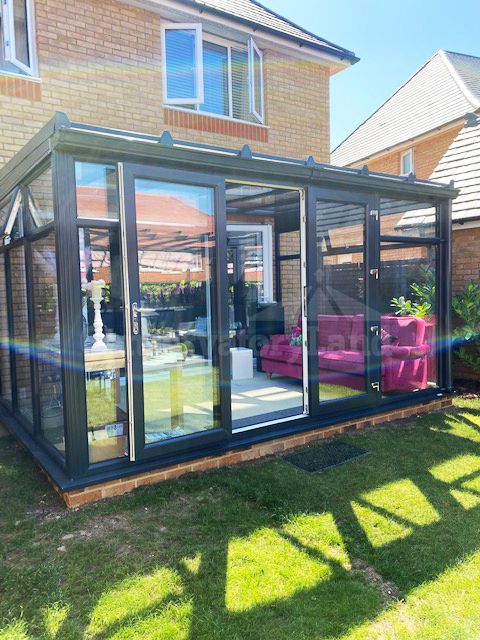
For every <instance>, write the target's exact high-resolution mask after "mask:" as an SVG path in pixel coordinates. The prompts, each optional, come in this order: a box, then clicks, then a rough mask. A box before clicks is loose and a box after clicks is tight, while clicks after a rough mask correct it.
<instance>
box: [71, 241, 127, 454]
mask: <svg viewBox="0 0 480 640" xmlns="http://www.w3.org/2000/svg"><path fill="white" fill-rule="evenodd" d="M79 245H80V272H81V280H82V309H83V311H82V315H83V331H84V342H85V352H84V357H85V384H86V396H87V425H88V450H89V458H90V462H100V461H102V460H109V459H112V458H118V457H122V456H125V455H127V449H128V414H127V401H126V384H127V382H126V369H125V346H124V342H125V340H124V323H123V291H122V272H121V262H120V245H119V237H118V229H114V230H101V229H80V231H79Z"/></svg>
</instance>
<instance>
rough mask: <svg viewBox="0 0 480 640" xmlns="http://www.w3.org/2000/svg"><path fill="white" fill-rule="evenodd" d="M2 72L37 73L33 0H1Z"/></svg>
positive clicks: (0, 58) (0, 60)
mask: <svg viewBox="0 0 480 640" xmlns="http://www.w3.org/2000/svg"><path fill="white" fill-rule="evenodd" d="M0 1H1V23H0V36H1V38H0V40H1V52H0V70H3V71H18V70H19V71H22V72H23V73H27V74H29V75H33V74H34V73H35V71H36V53H35V28H34V14H33V0H0Z"/></svg>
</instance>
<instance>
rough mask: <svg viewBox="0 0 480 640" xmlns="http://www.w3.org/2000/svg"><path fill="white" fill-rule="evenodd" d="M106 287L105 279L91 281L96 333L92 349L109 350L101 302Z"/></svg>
mask: <svg viewBox="0 0 480 640" xmlns="http://www.w3.org/2000/svg"><path fill="white" fill-rule="evenodd" d="M104 287H105V280H93V281H92V282H91V283H90V287H89V288H90V291H91V292H92V302H93V309H94V312H95V314H94V317H93V328H94V329H95V333H94V334H93V339H94V341H95V342H94V343H93V345H92V351H97V352H98V351H107V345H106V344H105V342H104V341H103V340H104V338H105V335H104V333H103V320H102V314H101V304H102V300H103V289H104Z"/></svg>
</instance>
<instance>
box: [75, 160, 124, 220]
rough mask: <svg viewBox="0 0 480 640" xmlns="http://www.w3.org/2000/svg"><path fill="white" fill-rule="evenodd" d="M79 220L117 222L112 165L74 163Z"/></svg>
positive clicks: (115, 173)
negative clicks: (111, 220) (93, 219)
mask: <svg viewBox="0 0 480 640" xmlns="http://www.w3.org/2000/svg"><path fill="white" fill-rule="evenodd" d="M75 179H76V184H77V215H78V217H79V218H96V219H100V220H101V219H105V218H110V219H113V220H118V193H117V170H116V167H115V166H114V165H106V164H97V163H94V162H76V163H75Z"/></svg>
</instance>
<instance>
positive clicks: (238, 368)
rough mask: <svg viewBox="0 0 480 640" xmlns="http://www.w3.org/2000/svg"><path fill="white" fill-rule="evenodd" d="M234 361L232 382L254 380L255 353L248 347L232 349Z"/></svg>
mask: <svg viewBox="0 0 480 640" xmlns="http://www.w3.org/2000/svg"><path fill="white" fill-rule="evenodd" d="M230 358H231V361H232V380H246V379H247V378H253V351H252V349H247V348H246V347H232V348H231V349H230Z"/></svg>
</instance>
